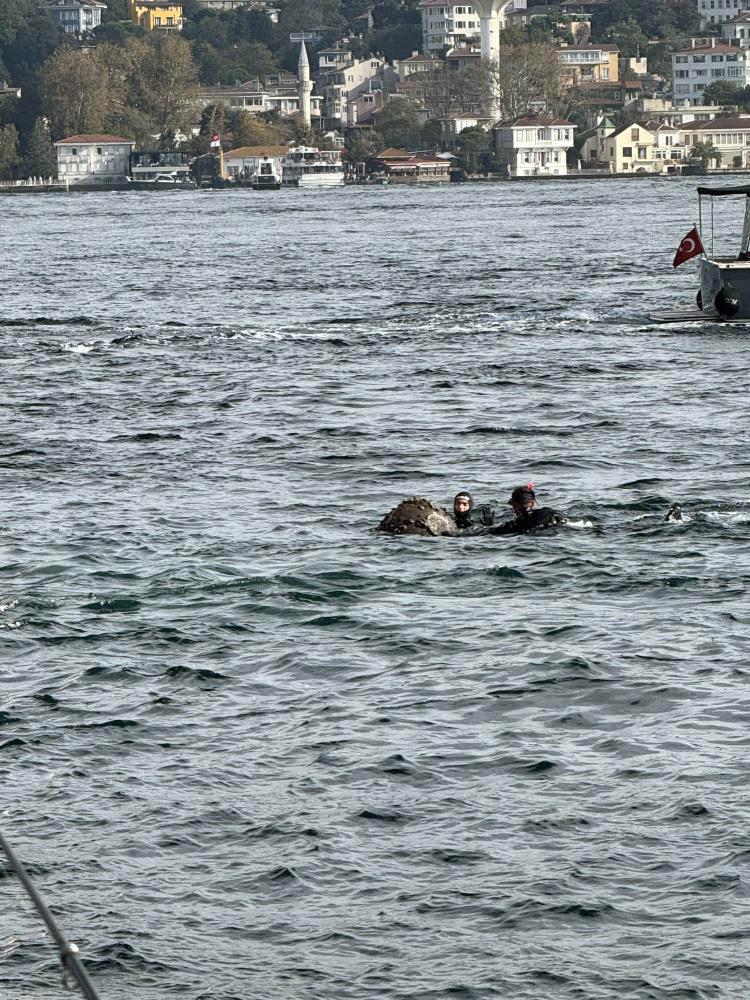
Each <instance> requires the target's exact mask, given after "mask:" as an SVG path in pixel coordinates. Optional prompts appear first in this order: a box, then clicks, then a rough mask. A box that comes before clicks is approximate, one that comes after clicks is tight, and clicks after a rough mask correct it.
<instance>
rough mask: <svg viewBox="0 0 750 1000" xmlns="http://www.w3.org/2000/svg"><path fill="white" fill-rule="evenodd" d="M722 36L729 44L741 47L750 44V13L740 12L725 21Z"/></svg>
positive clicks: (744, 47) (746, 46)
mask: <svg viewBox="0 0 750 1000" xmlns="http://www.w3.org/2000/svg"><path fill="white" fill-rule="evenodd" d="M721 37H722V39H723V41H725V42H726V43H727V44H728V45H739V47H740V48H741V49H746V48H748V47H749V46H750V14H747V13H743V14H738V15H737V17H733V18H732V20H731V21H724V23H723V24H722V26H721Z"/></svg>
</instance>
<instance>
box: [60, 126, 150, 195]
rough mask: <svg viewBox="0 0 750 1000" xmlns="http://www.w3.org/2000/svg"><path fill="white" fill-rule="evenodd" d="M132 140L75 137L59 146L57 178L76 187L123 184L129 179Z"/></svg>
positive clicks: (85, 136)
mask: <svg viewBox="0 0 750 1000" xmlns="http://www.w3.org/2000/svg"><path fill="white" fill-rule="evenodd" d="M134 147H135V143H134V142H133V141H132V140H131V139H123V138H122V137H121V136H118V135H96V134H93V135H72V136H70V138H68V139H60V141H59V142H56V143H55V151H56V153H57V176H58V178H59V179H60V180H61V181H67V182H68V183H69V184H70V185H74V184H87V185H88V184H123V183H125V182H126V181H127V179H128V172H129V169H130V154H131V152H132V151H133V148H134Z"/></svg>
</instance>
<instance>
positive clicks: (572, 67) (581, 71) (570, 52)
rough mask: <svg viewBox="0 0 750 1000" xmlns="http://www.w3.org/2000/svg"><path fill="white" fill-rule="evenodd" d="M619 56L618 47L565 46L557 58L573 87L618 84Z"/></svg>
mask: <svg viewBox="0 0 750 1000" xmlns="http://www.w3.org/2000/svg"><path fill="white" fill-rule="evenodd" d="M619 54H620V50H619V49H618V48H617V46H616V45H564V46H563V47H562V48H560V49H558V52H557V58H558V60H559V61H560V63H561V64H562V67H563V73H564V74H565V75H566V76H567V78H568V82H569V83H570V84H571V85H574V84H578V83H617V81H618V80H619V71H618V56H619Z"/></svg>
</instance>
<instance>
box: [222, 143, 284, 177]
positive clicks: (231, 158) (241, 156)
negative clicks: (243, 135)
mask: <svg viewBox="0 0 750 1000" xmlns="http://www.w3.org/2000/svg"><path fill="white" fill-rule="evenodd" d="M287 152H288V147H287V146H269V145H266V146H240V147H239V148H238V149H230V150H229V151H228V152H226V153H224V170H225V172H226V174H227V176H228V177H230V178H233V179H235V180H238V179H240V180H249V179H250V178H251V177H253V176H254V175H256V174H259V173H260V172H261V169H262V168H264V167H265V166H267V165H270V171H271V175H272V176H278V177H281V160H282V158H283V157H285V156H286V154H287Z"/></svg>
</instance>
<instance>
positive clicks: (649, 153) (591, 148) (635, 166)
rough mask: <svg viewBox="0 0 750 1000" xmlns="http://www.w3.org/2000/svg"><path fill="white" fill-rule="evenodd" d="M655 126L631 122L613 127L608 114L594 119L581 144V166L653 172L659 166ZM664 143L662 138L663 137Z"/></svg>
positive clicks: (614, 171)
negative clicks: (589, 133)
mask: <svg viewBox="0 0 750 1000" xmlns="http://www.w3.org/2000/svg"><path fill="white" fill-rule="evenodd" d="M655 130H656V126H654V127H653V128H652V127H649V126H646V125H642V124H640V123H639V122H631V123H630V124H628V125H621V126H620V128H615V127H614V125H613V123H612V121H611V120H610V119H609V118H606V117H605V118H603V119H601V121H600V122H599V123H598V125H597V127H596V129H595V130H594V134H593V135H592V136H589V137H588V138H587V139H586V142H584V144H583V145H582V146H581V150H580V153H581V159H582V162H583V165H584V167H587V168H589V169H594V170H607V171H609V172H610V173H613V174H631V173H640V174H644V173H648V174H651V173H655V172H658V171H660V170H661V169H662V163H661V162H660V160H661V158H660V157H657V156H656V135H655ZM664 145H665V147H666V138H665V139H664Z"/></svg>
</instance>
